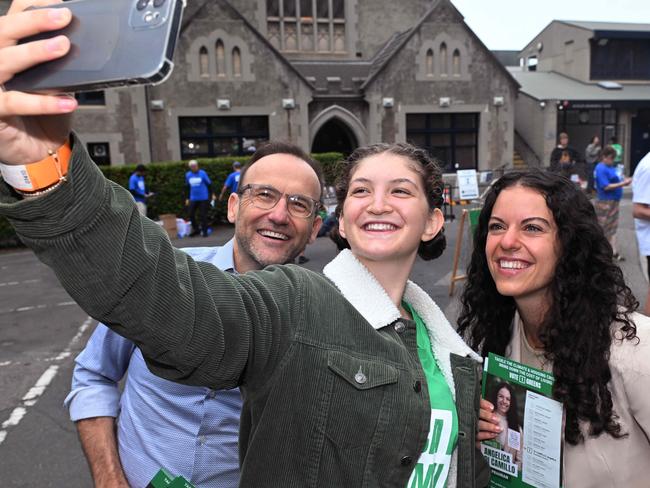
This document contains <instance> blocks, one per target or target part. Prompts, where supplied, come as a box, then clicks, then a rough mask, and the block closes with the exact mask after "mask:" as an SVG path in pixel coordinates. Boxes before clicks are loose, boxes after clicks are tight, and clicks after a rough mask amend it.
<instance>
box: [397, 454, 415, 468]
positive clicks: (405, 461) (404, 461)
mask: <svg viewBox="0 0 650 488" xmlns="http://www.w3.org/2000/svg"><path fill="white" fill-rule="evenodd" d="M412 462H413V458H412V457H411V456H404V457H403V458H402V459H400V463H402V466H410V465H411V463H412Z"/></svg>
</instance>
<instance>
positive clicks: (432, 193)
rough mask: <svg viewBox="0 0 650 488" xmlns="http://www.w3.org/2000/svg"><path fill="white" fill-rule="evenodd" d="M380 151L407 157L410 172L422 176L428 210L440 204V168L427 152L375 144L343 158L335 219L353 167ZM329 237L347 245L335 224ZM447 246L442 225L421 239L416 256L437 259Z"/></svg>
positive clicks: (406, 146) (404, 145)
mask: <svg viewBox="0 0 650 488" xmlns="http://www.w3.org/2000/svg"><path fill="white" fill-rule="evenodd" d="M383 153H390V154H394V155H396V156H401V157H403V158H405V159H407V160H408V161H409V162H410V163H411V164H410V166H411V168H412V169H413V171H415V172H416V173H418V174H419V175H420V177H421V178H422V183H423V184H424V189H425V194H426V197H427V202H428V203H429V210H430V211H433V210H434V209H436V208H438V209H439V208H441V207H442V204H443V186H444V185H443V182H442V172H441V171H440V166H439V165H438V163H437V162H436V161H434V160H433V159H431V157H429V154H428V153H427V152H426V151H424V150H423V149H419V148H417V147H415V146H412V145H411V144H407V143H404V142H397V143H393V144H386V143H378V144H372V145H370V146H365V147H360V148H358V149H356V150H355V151H354V152H353V153H352V154H350V156H348V158H347V159H346V160H345V161H343V164H344V167H343V172H342V173H341V175H340V176H339V178H338V179H337V181H336V201H337V205H336V211H335V215H336V218H337V219H340V218H341V213H342V212H343V204H344V203H345V199H346V198H347V196H348V189H349V187H350V180H351V179H352V176H353V174H354V171H355V169H356V167H357V166H358V165H359V163H360V162H361V161H363V160H364V159H366V158H368V157H370V156H375V155H377V154H383ZM330 238H331V239H332V240H333V241H334V243H335V244H336V246H337V247H338V249H339V250H341V249H349V248H350V244H349V243H348V241H347V239H345V238H344V237H343V236H341V234H340V233H339V229H338V226H335V227H334V228H333V229H332V231H331V232H330ZM446 246H447V239H446V238H445V228H444V227H443V228H442V229H440V232H439V233H438V234H437V235H436V236H435V237H434V238H433V239H431V240H430V241H422V242H420V246H419V248H418V255H419V256H420V257H421V258H422V259H424V260H427V261H428V260H431V259H436V258H437V257H439V256H440V255H441V254H442V252H443V251H444V250H445V247H446Z"/></svg>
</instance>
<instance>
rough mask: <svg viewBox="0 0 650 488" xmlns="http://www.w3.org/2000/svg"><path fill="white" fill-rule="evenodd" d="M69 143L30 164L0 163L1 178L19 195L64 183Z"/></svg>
mask: <svg viewBox="0 0 650 488" xmlns="http://www.w3.org/2000/svg"><path fill="white" fill-rule="evenodd" d="M71 152H72V151H71V149H70V143H69V142H68V141H66V142H65V144H63V145H62V146H61V147H59V148H58V149H57V150H56V151H52V150H48V156H47V157H46V158H45V159H42V160H40V161H37V162H36V163H31V164H22V165H10V164H2V163H0V173H1V174H2V178H3V179H4V180H5V181H6V182H7V184H9V185H11V186H12V187H13V188H14V190H17V191H19V192H21V193H23V192H27V193H31V192H38V191H41V190H45V189H46V188H49V187H51V186H53V185H56V184H57V183H60V182H62V181H65V179H66V175H67V174H68V164H69V162H70V154H71Z"/></svg>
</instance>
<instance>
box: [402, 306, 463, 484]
mask: <svg viewBox="0 0 650 488" xmlns="http://www.w3.org/2000/svg"><path fill="white" fill-rule="evenodd" d="M403 305H404V307H405V308H406V309H407V310H408V311H409V312H410V313H411V315H412V316H413V320H414V321H415V325H416V331H417V344H418V357H419V358H420V363H421V364H422V369H423V370H424V376H425V378H426V380H427V386H428V387H429V399H430V401H431V426H430V428H429V438H428V439H427V443H426V446H425V448H424V451H423V452H422V454H421V455H420V458H419V459H418V462H417V464H416V465H415V469H414V470H413V473H412V474H411V478H410V479H409V482H408V485H407V488H443V487H445V486H447V477H448V475H449V466H450V465H451V455H452V453H453V451H454V449H455V448H456V442H457V441H458V414H457V412H456V405H455V404H454V399H453V397H452V395H451V390H450V389H449V386H448V385H447V382H446V381H445V377H444V376H443V375H442V372H441V371H440V368H438V364H437V363H436V360H435V358H434V357H433V353H432V352H431V341H430V340H429V333H428V331H427V326H426V325H425V324H424V322H423V321H422V318H421V317H420V316H419V315H418V314H417V313H416V312H415V310H413V308H412V307H411V306H410V305H409V304H408V303H404V304H403Z"/></svg>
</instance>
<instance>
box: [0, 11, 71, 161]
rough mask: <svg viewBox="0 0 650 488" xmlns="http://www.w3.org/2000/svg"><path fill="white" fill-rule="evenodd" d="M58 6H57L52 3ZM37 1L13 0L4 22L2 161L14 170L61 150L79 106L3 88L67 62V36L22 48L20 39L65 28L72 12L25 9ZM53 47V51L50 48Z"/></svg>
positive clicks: (0, 46) (0, 33) (0, 35)
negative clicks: (24, 74)
mask: <svg viewBox="0 0 650 488" xmlns="http://www.w3.org/2000/svg"><path fill="white" fill-rule="evenodd" d="M54 1H56V0H54ZM37 2H38V0H33V2H31V3H30V0H14V2H13V3H12V4H11V6H10V7H9V10H8V11H7V14H6V15H2V16H0V59H1V60H2V65H3V66H2V70H0V161H2V162H3V163H5V164H10V165H20V164H29V163H33V162H35V161H39V160H41V159H43V158H45V157H46V156H47V155H48V150H54V149H57V148H58V147H60V146H61V145H62V144H63V142H64V141H65V140H66V139H67V137H68V135H69V134H70V117H69V115H67V114H69V113H70V112H72V111H74V110H75V109H76V107H77V102H76V100H75V99H74V98H72V97H69V96H49V95H36V94H30V93H23V92H17V91H6V90H3V89H2V84H3V83H6V82H7V81H8V80H10V79H11V78H12V77H14V76H15V75H16V74H17V73H20V72H21V71H24V70H25V69H27V68H29V67H31V66H35V65H38V64H39V63H43V62H46V61H50V60H53V59H57V58H59V57H61V56H64V55H65V54H66V53H67V52H68V49H69V46H70V43H69V41H68V39H67V38H66V37H64V36H58V37H55V38H54V39H51V40H50V41H49V43H48V42H47V41H44V40H40V41H36V42H33V43H29V44H21V45H18V44H17V42H18V40H19V39H21V38H23V37H27V36H32V35H34V34H38V33H43V32H54V31H57V30H58V29H61V28H62V27H64V26H66V25H67V24H68V23H69V22H70V19H71V14H70V11H69V10H68V9H66V8H62V9H58V12H57V13H59V12H60V13H59V15H52V13H53V12H52V11H51V10H50V9H39V10H28V11H25V8H26V7H28V6H29V5H30V4H35V3H37ZM52 43H54V45H52Z"/></svg>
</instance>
